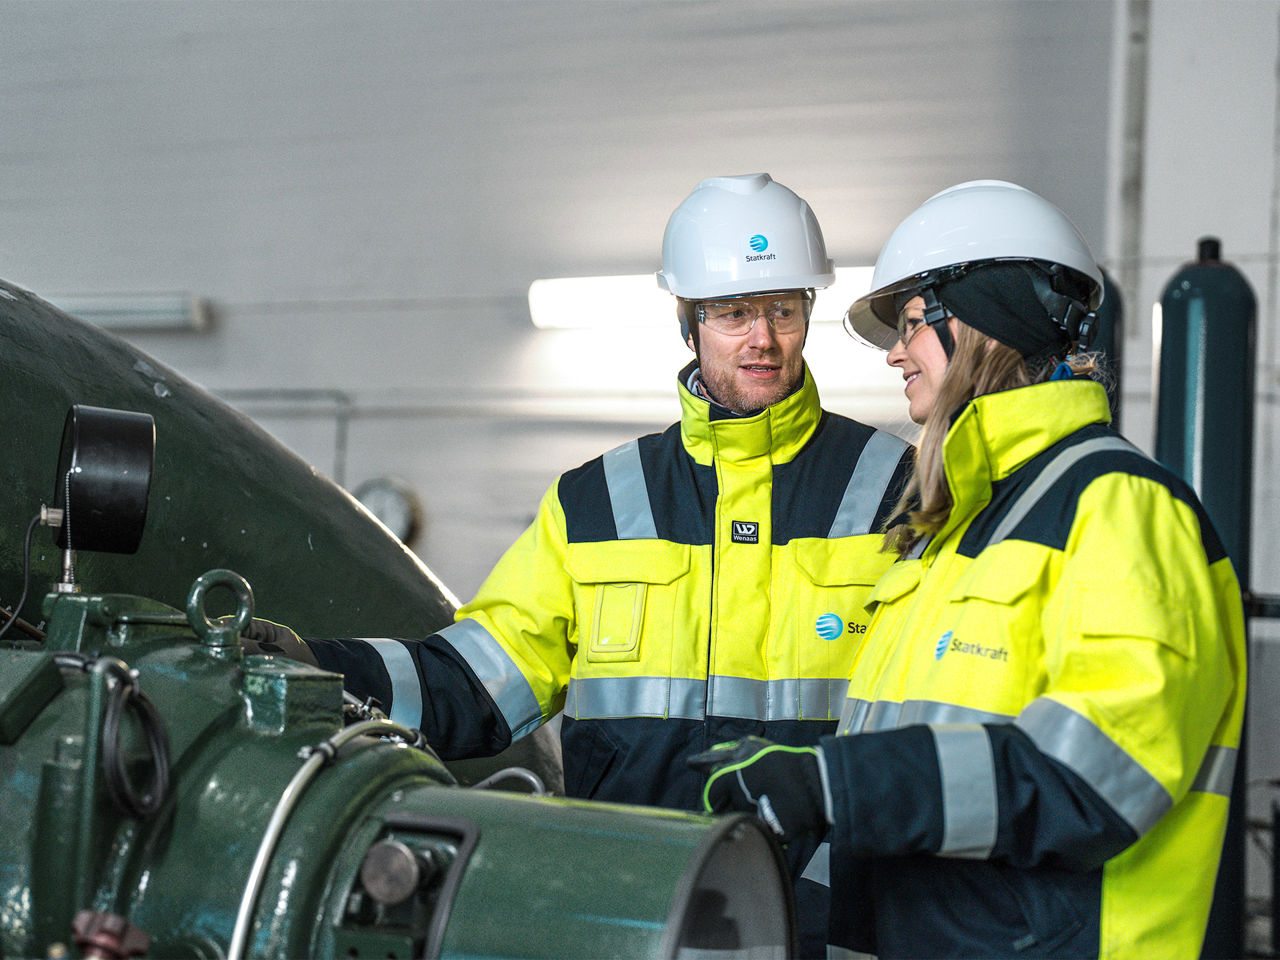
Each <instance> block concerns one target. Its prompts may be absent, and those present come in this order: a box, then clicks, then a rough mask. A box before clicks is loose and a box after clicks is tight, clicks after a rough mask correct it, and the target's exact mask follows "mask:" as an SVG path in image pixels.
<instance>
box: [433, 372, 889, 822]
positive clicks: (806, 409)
mask: <svg viewBox="0 0 1280 960" xmlns="http://www.w3.org/2000/svg"><path fill="white" fill-rule="evenodd" d="M691 371H692V368H686V370H685V371H684V372H683V373H682V375H681V378H680V388H679V390H680V404H681V414H682V415H681V420H680V423H679V424H675V425H673V426H672V427H670V428H669V429H668V430H666V431H665V432H663V433H661V434H653V435H650V436H646V437H641V438H640V439H639V440H635V441H632V442H630V443H626V444H623V445H622V446H620V447H618V448H616V449H614V450H611V451H610V452H608V453H606V454H604V455H603V456H601V457H598V458H596V459H595V460H592V461H590V462H588V463H586V464H584V465H583V466H581V467H579V468H577V469H575V470H572V471H570V472H569V473H567V474H565V475H564V476H562V477H560V479H559V480H558V481H557V482H556V483H555V484H553V485H552V487H551V489H550V490H549V491H548V492H547V494H546V496H545V497H544V498H543V501H542V504H541V506H540V508H539V510H538V514H537V516H536V518H535V520H534V522H533V524H532V525H531V526H530V527H529V529H528V530H526V531H525V533H524V534H523V535H522V536H521V537H520V538H519V539H518V540H517V541H516V543H515V544H514V545H513V546H512V547H511V548H510V550H509V551H508V552H507V553H506V554H505V555H504V556H503V558H502V559H501V561H500V562H499V563H498V565H497V566H496V567H495V568H494V570H493V572H492V573H491V574H490V576H489V577H488V579H487V580H486V581H485V583H484V584H483V586H482V587H481V588H480V591H479V593H478V594H477V595H476V598H475V599H474V600H473V601H472V602H471V603H468V604H466V605H465V606H464V607H462V608H461V609H460V610H459V611H458V615H457V620H456V622H455V623H454V624H452V625H451V626H449V627H447V628H445V629H444V630H442V631H441V633H440V635H441V637H442V638H443V639H444V640H445V641H447V642H448V644H449V645H451V646H452V647H453V649H454V650H456V651H457V652H458V654H459V655H460V656H461V658H462V659H464V660H465V662H466V663H467V665H468V666H469V667H470V668H471V670H472V671H473V672H474V674H475V676H476V678H477V679H478V680H479V682H480V683H481V684H482V685H483V687H484V689H485V690H486V691H488V693H489V695H490V696H491V697H492V699H493V702H494V703H495V704H496V706H497V709H498V711H499V713H500V715H501V717H502V718H503V720H504V721H505V724H506V726H507V727H508V729H509V730H510V731H511V732H512V735H513V736H515V737H518V736H520V735H521V734H522V733H525V732H527V731H529V730H531V729H533V728H534V727H535V726H537V725H538V724H540V723H542V722H544V721H545V720H547V719H548V718H550V717H551V716H552V715H554V714H555V713H557V712H559V711H560V710H561V708H563V711H564V720H563V726H562V730H561V740H562V745H563V753H564V767H565V789H566V791H567V792H568V793H570V794H571V795H576V796H582V797H594V798H597V799H607V800H615V801H624V802H631V803H646V804H656V805H661V806H670V807H681V808H686V809H700V800H699V794H700V790H701V786H702V784H701V775H699V774H695V773H694V772H693V771H690V770H688V769H687V768H686V767H685V764H684V757H685V756H687V755H688V754H690V753H692V752H696V751H699V750H702V749H705V748H706V747H707V746H710V745H711V744H713V743H716V742H719V741H721V740H724V739H728V738H730V737H733V736H737V735H739V734H740V733H742V732H746V731H751V732H759V733H764V734H767V735H770V736H773V737H774V738H775V739H780V740H784V741H786V742H804V743H816V742H817V740H818V738H819V736H821V735H822V734H824V733H830V732H832V731H833V730H834V728H835V723H836V720H837V718H838V716H839V713H840V707H841V704H842V703H843V702H844V689H845V681H846V678H847V676H848V668H849V662H850V659H851V656H852V652H853V650H854V648H855V647H856V645H857V642H858V641H860V640H861V638H862V631H863V630H864V628H865V624H866V619H867V615H866V612H865V609H864V606H863V605H864V602H865V600H866V596H867V593H868V592H869V590H870V589H871V586H872V584H874V583H875V581H876V580H877V579H878V578H879V576H880V574H881V573H882V572H884V570H885V569H886V568H887V567H888V566H889V565H890V562H891V560H892V557H890V556H886V555H885V554H884V553H883V552H881V550H880V547H881V539H882V538H881V537H880V536H879V535H878V534H876V533H875V532H874V531H876V530H877V529H878V527H879V525H880V524H881V523H882V522H883V520H884V518H885V516H886V514H887V513H888V511H889V510H890V509H891V508H892V506H893V503H894V501H895V499H896V496H897V494H898V493H899V492H900V489H901V486H902V483H903V478H904V477H905V473H906V470H907V468H908V465H909V456H908V454H909V447H908V446H907V444H905V443H904V442H903V441H902V440H900V439H898V438H897V437H895V436H893V435H892V434H888V433H884V432H882V431H878V430H874V429H873V428H871V427H867V426H864V425H862V424H860V423H856V422H854V421H852V420H849V419H847V418H845V417H840V416H836V415H833V414H831V413H827V412H824V411H823V410H822V409H821V408H820V407H819V403H818V394H817V389H816V388H815V386H814V384H813V380H812V377H811V376H810V375H809V374H808V372H807V371H806V373H805V380H804V383H803V385H802V386H801V388H800V389H799V390H798V391H797V392H796V393H794V394H792V395H791V396H790V397H788V398H787V399H785V400H783V401H781V402H779V403H777V404H774V405H773V406H771V407H768V408H766V409H765V410H763V411H762V412H760V413H759V414H757V415H755V416H751V417H737V416H731V415H728V416H726V415H724V413H727V412H722V411H720V408H718V407H717V406H715V405H713V404H710V403H708V402H707V401H706V400H704V399H702V398H700V397H698V396H696V395H695V394H694V393H692V392H690V390H689V389H688V387H687V386H686V383H687V380H688V376H689V374H690V373H691Z"/></svg>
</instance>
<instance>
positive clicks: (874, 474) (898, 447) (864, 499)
mask: <svg viewBox="0 0 1280 960" xmlns="http://www.w3.org/2000/svg"><path fill="white" fill-rule="evenodd" d="M906 449H907V442H906V441H905V440H902V439H899V438H898V437H895V436H894V435H893V434H891V433H885V432H884V431H883V430H877V431H876V432H875V433H873V434H872V435H871V439H870V440H868V441H867V445H866V446H865V447H863V448H862V453H861V454H859V456H858V462H857V464H856V465H855V466H854V468H853V475H852V476H851V477H850V478H849V485H848V486H847V487H845V488H844V497H843V498H842V499H841V500H840V507H839V509H838V510H836V518H835V520H834V521H833V522H832V524H831V532H830V533H828V534H827V536H828V537H832V538H835V537H853V536H858V535H859V534H866V533H872V532H873V531H872V529H871V525H872V524H873V523H875V519H876V512H877V511H878V510H879V509H880V504H881V503H882V502H883V501H884V497H885V494H886V492H887V491H888V489H889V481H891V480H892V479H893V471H894V470H896V469H897V467H898V461H899V460H901V459H902V452H903V451H904V450H906Z"/></svg>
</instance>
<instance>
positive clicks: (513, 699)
mask: <svg viewBox="0 0 1280 960" xmlns="http://www.w3.org/2000/svg"><path fill="white" fill-rule="evenodd" d="M438 634H439V636H441V637H444V639H445V640H447V641H448V643H449V645H450V646H451V647H453V649H455V650H457V651H458V654H459V655H460V656H461V657H462V659H464V660H466V661H467V665H468V666H470V667H471V669H472V671H474V673H475V675H476V676H477V677H478V678H479V680H480V682H481V683H483V684H484V688H485V689H486V690H488V691H489V696H491V697H493V702H494V703H496V704H497V705H498V710H500V711H501V712H502V716H503V719H505V720H506V721H507V726H508V727H510V728H511V739H512V740H518V739H519V738H520V737H523V736H524V735H525V734H526V733H528V732H529V731H531V730H533V729H534V728H535V727H537V726H538V725H539V724H541V723H542V707H540V706H539V705H538V698H537V696H536V695H535V694H534V692H533V687H532V686H530V685H529V681H528V680H526V679H525V677H524V674H522V673H521V672H520V668H519V667H517V666H516V662H515V661H514V660H512V659H511V656H510V655H509V654H508V653H507V651H506V650H504V649H502V645H501V644H500V643H498V641H497V640H495V639H494V637H493V635H492V634H490V633H489V631H488V630H486V629H485V628H484V627H482V626H480V624H479V623H477V622H476V621H475V620H471V619H466V620H459V621H458V622H457V623H451V624H449V626H447V627H445V628H444V629H443V630H440V631H438Z"/></svg>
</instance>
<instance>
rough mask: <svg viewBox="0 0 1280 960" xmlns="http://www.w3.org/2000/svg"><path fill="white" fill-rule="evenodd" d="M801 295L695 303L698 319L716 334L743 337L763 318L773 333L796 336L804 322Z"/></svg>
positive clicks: (805, 311)
mask: <svg viewBox="0 0 1280 960" xmlns="http://www.w3.org/2000/svg"><path fill="white" fill-rule="evenodd" d="M807 306H808V300H807V298H805V297H804V296H803V295H800V294H797V295H795V296H786V297H778V296H768V297H748V298H743V299H735V300H700V301H698V319H699V320H700V321H701V322H702V323H703V324H704V325H705V326H707V327H709V328H710V329H711V330H713V331H715V332H716V333H722V334H724V335H725V336H727V337H743V336H746V335H747V334H748V333H750V332H751V329H752V328H753V327H754V326H755V325H756V321H757V320H759V319H760V318H761V317H764V318H765V319H766V320H768V321H769V326H770V327H771V328H773V331H774V332H775V333H782V334H787V333H797V332H799V331H800V330H803V329H804V325H805V321H806V320H807V319H808V310H807V309H806V308H807Z"/></svg>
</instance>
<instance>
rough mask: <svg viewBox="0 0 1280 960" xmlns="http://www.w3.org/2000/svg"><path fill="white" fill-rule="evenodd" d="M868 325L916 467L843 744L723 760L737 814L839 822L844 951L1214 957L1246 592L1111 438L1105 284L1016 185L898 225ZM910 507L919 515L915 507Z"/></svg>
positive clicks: (720, 755)
mask: <svg viewBox="0 0 1280 960" xmlns="http://www.w3.org/2000/svg"><path fill="white" fill-rule="evenodd" d="M873 288H874V289H873V291H872V292H871V293H870V294H868V295H867V296H865V297H863V298H861V299H860V300H858V301H857V302H856V303H854V305H853V306H852V307H851V308H850V309H849V313H848V317H847V325H848V326H849V327H850V329H851V330H852V331H853V332H854V333H855V334H856V335H857V336H859V337H861V338H862V339H864V340H866V341H867V342H869V343H871V344H873V345H875V346H878V347H879V348H881V349H886V350H888V351H889V354H888V362H889V363H890V364H891V365H893V366H895V367H898V368H899V369H901V370H902V372H903V377H904V379H905V380H906V386H905V391H906V396H907V399H908V402H909V404H910V412H911V417H912V419H914V420H916V421H917V422H919V423H922V424H923V425H924V429H923V432H922V435H921V439H920V444H919V449H918V452H917V456H916V466H915V471H914V474H913V477H912V480H911V483H910V485H909V486H908V489H907V491H906V493H905V495H904V497H903V500H902V502H901V503H900V505H899V512H898V515H897V521H898V523H897V526H896V527H894V528H893V529H892V530H891V531H890V533H889V534H888V535H887V538H888V539H887V542H888V544H889V545H890V546H891V548H892V549H894V550H896V551H897V552H898V554H899V560H898V562H897V563H895V564H894V565H893V566H892V567H891V568H890V569H889V571H888V572H887V573H886V574H885V575H884V577H882V578H881V580H880V582H879V583H878V584H877V586H876V587H875V588H874V590H873V591H872V594H871V599H870V604H869V605H871V606H872V607H874V611H875V612H874V614H873V618H872V621H871V623H870V625H869V627H868V631H867V636H866V642H865V644H864V645H863V647H862V649H861V650H860V651H859V653H858V654H857V655H856V657H855V661H854V665H853V668H852V671H851V676H850V683H849V689H848V700H847V702H846V704H845V708H844V711H843V714H842V719H841V722H840V727H839V730H838V732H837V735H836V736H834V737H828V738H824V739H823V741H822V742H821V744H820V745H819V746H818V747H816V748H810V749H807V750H797V749H794V748H780V747H778V746H776V745H772V744H768V743H765V742H763V741H750V742H739V743H735V744H730V745H724V746H722V747H721V748H718V749H717V750H715V751H711V752H710V754H708V755H706V756H705V758H704V759H703V760H702V762H703V763H704V765H706V766H708V767H710V768H711V769H712V771H713V772H712V775H711V779H710V782H709V785H708V788H707V790H706V792H705V793H704V798H705V801H706V803H707V806H708V807H709V808H711V809H717V810H723V809H731V808H737V809H754V810H756V811H757V813H758V814H759V815H760V816H761V817H762V819H764V820H765V821H766V822H769V823H772V824H773V825H774V826H775V830H777V831H778V832H779V833H781V834H784V835H786V836H792V835H802V834H804V833H807V832H821V831H823V830H826V831H827V839H828V841H829V843H830V865H831V883H832V929H831V933H832V937H831V940H832V942H833V943H837V944H842V945H845V946H848V947H850V948H853V949H857V950H862V951H868V952H873V953H875V954H877V955H879V956H880V957H882V958H887V957H906V956H912V957H920V956H928V957H944V956H948V957H959V956H968V957H997V956H1018V957H1029V956H1035V957H1045V956H1052V957H1154V956H1161V957H1173V956H1196V955H1198V953H1199V950H1200V946H1201V941H1202V939H1203V936H1204V928H1205V922H1206V919H1207V916H1208V911H1209V905H1210V901H1211V898H1212V892H1213V883H1214V876H1215V873H1216V870H1217V865H1218V859H1219V854H1220V850H1221V842H1222V835H1223V830H1224V827H1225V823H1226V817H1227V808H1228V803H1229V796H1230V787H1231V772H1232V769H1233V766H1234V760H1235V752H1236V750H1237V748H1238V747H1239V738H1240V724H1241V717H1242V713H1243V703H1244V693H1245V652H1244V651H1245V648H1244V636H1243V615H1242V611H1241V603H1240V588H1239V585H1238V583H1237V581H1236V577H1235V573H1234V571H1233V570H1232V568H1231V563H1230V560H1229V559H1228V558H1227V557H1226V555H1225V552H1224V550H1223V547H1222V544H1221V542H1220V540H1219V539H1218V536H1217V534H1216V533H1215V532H1214V530H1213V527H1212V525H1211V524H1210V522H1209V520H1208V517H1207V516H1206V515H1205V513H1204V510H1203V508H1202V507H1201V505H1200V503H1199V501H1198V500H1197V499H1196V497H1195V494H1194V493H1193V491H1192V490H1191V489H1190V488H1189V487H1187V486H1186V484H1184V483H1183V482H1181V481H1180V480H1179V479H1178V478H1176V477H1174V476H1173V475H1172V474H1171V473H1170V472H1169V471H1167V470H1165V469H1164V468H1163V467H1161V466H1160V465H1159V464H1157V463H1155V462H1153V461H1152V460H1151V459H1149V458H1148V457H1146V456H1145V455H1143V454H1142V453H1141V452H1139V451H1138V450H1137V449H1136V448H1134V447H1133V446H1132V445H1130V444H1129V443H1128V442H1127V441H1125V440H1124V439H1123V438H1121V437H1120V436H1119V435H1118V434H1116V433H1115V432H1114V431H1113V430H1112V429H1111V428H1110V426H1109V419H1110V416H1109V410H1108V403H1107V396H1106V392H1105V390H1104V389H1103V387H1102V386H1101V385H1100V384H1099V383H1097V382H1095V381H1094V380H1093V379H1090V378H1089V376H1088V374H1089V373H1090V372H1091V371H1092V370H1093V363H1092V361H1091V359H1090V358H1089V357H1088V355H1084V354H1081V353H1079V349H1080V347H1082V346H1087V343H1088V339H1089V336H1090V329H1091V325H1092V323H1093V316H1092V310H1093V309H1094V308H1095V307H1096V306H1097V303H1098V300H1099V295H1100V290H1101V273H1100V271H1099V269H1098V267H1097V264H1096V262H1095V261H1094V260H1093V257H1092V256H1091V255H1090V254H1089V251H1088V248H1087V246H1086V245H1085V243H1084V241H1083V240H1082V239H1081V237H1080V235H1079V234H1078V233H1077V232H1076V230H1075V228H1074V227H1073V226H1072V225H1071V223H1070V221H1069V220H1067V218H1066V217H1065V216H1064V215H1063V214H1062V213H1061V211H1059V210H1058V209H1057V208H1056V207H1054V206H1053V205H1052V204H1050V203H1048V202H1047V201H1045V200H1044V199H1043V198H1041V197H1039V196H1037V195H1036V194H1034V193H1032V192H1030V191H1028V190H1025V189H1023V188H1022V187H1019V186H1016V185H1014V184H1010V183H1004V182H1001V181H976V182H972V183H965V184H960V185H959V186H956V187H953V188H951V189H949V190H945V191H943V192H942V193H939V194H937V195H936V196H934V197H932V198H930V199H929V200H928V201H926V202H925V203H924V204H923V205H922V206H921V207H920V208H919V209H918V210H917V211H915V212H914V213H913V214H912V215H911V216H910V217H908V218H907V219H906V220H905V221H903V223H902V224H901V225H900V226H899V227H898V228H897V230H896V231H895V232H894V233H893V235H892V236H891V237H890V239H889V242H888V243H887V244H886V245H885V248H884V251H883V252H882V254H881V256H880V259H879V261H878V262H877V265H876V272H875V278H874V281H873ZM891 522H892V521H891Z"/></svg>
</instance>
